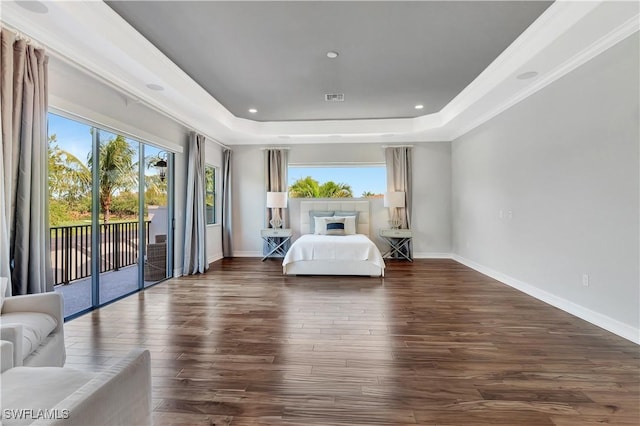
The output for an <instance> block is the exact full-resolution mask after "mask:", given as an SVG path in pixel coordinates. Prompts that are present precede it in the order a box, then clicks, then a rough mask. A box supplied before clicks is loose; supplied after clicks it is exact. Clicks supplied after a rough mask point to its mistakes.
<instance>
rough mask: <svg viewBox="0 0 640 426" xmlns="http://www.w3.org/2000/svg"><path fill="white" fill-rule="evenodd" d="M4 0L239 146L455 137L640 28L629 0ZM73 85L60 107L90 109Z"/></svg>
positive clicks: (120, 78) (33, 25)
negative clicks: (340, 96) (335, 98)
mask: <svg viewBox="0 0 640 426" xmlns="http://www.w3.org/2000/svg"><path fill="white" fill-rule="evenodd" d="M0 5H1V6H2V14H1V15H0V20H1V21H2V23H3V25H7V26H8V27H10V28H14V29H16V30H18V31H20V32H22V33H23V34H26V35H27V36H29V37H30V38H32V39H33V40H34V41H36V42H38V43H40V44H41V45H43V46H44V47H45V48H46V50H47V54H48V55H49V56H50V57H51V59H52V60H51V61H50V71H51V70H52V69H53V72H50V74H55V72H60V69H57V70H56V69H55V68H56V66H58V64H61V63H64V64H66V65H67V66H71V67H74V68H75V69H76V70H77V71H78V72H80V73H83V75H88V76H91V78H95V79H97V80H99V81H100V82H102V83H104V85H105V86H106V87H108V88H110V90H111V91H112V92H113V94H114V95H116V94H119V95H120V96H121V98H122V104H123V107H124V108H127V107H128V106H129V105H131V104H136V105H139V106H144V107H146V108H150V109H152V110H155V111H158V112H161V113H162V114H164V115H166V116H167V117H170V118H171V119H172V120H175V121H177V122H178V123H180V124H182V125H183V126H184V127H185V128H189V129H193V130H195V131H197V132H199V133H202V134H204V135H205V136H207V137H208V138H210V139H214V140H217V141H220V142H222V143H224V144H227V145H242V144H260V145H267V144H269V145H272V144H275V145H281V144H283V143H284V144H286V145H293V144H308V143H309V144H311V143H314V144H317V143H380V142H381V143H385V144H392V143H420V142H430V141H451V140H455V139H456V138H458V137H460V136H461V135H463V134H465V133H467V132H469V131H470V130H472V129H474V128H476V127H478V126H479V125H481V124H482V123H484V122H486V121H487V120H490V119H491V118H492V117H495V116H496V115H498V114H500V113H501V112H502V111H504V110H506V109H508V108H510V107H512V106H513V105H515V104H517V103H518V102H520V101H522V100H523V99H526V98H527V97H529V96H531V95H533V94H535V93H536V92H537V91H539V90H541V89H543V88H545V87H547V86H548V85H550V84H552V83H553V82H554V81H556V80H557V79H559V78H562V77H563V76H565V75H566V74H568V73H570V72H571V71H572V70H574V69H576V68H577V67H579V66H581V65H582V64H584V63H585V62H587V61H589V60H590V59H592V58H594V57H595V56H597V55H599V54H600V53H602V52H604V51H606V50H607V49H609V48H610V47H611V46H614V45H615V44H616V43H618V42H620V41H622V40H624V39H625V38H627V37H629V36H631V35H632V34H635V33H637V32H638V31H639V30H640V3H639V2H637V1H616V0H593V1H556V2H553V3H549V2H538V1H533V2H522V1H518V0H513V1H495V2H484V1H473V2H456V1H451V2H448V1H447V2H431V1H416V2H392V1H389V2H359V1H341V2H328V1H301V2H272V1H260V2H242V1H237V2H217V1H202V2H179V3H178V2H166V1H153V0H152V1H142V2H139V3H136V2H129V1H126V2H109V3H105V2H103V1H49V0H44V1H40V2H39V1H33V0H32V1H28V2H25V1H22V2H16V1H15V0H0ZM116 10H117V11H118V12H119V13H121V14H122V15H123V16H125V17H126V19H127V20H129V21H131V23H132V24H133V25H132V24H130V23H129V22H127V20H125V19H123V17H122V16H120V15H119V14H118V13H117V12H116ZM134 26H135V28H134ZM143 34H145V35H146V37H145V35H143ZM329 50H335V51H337V52H338V53H339V56H338V57H337V58H336V59H329V58H327V57H326V53H327V51H329ZM524 77H529V78H524ZM68 84H70V85H72V84H73V81H70V82H69V83H68ZM154 88H155V89H156V90H154ZM57 89H58V90H57V91H55V93H50V96H49V103H50V105H51V106H53V107H55V108H57V109H58V110H60V111H69V112H71V113H74V112H75V113H76V114H79V113H78V111H81V112H80V113H82V111H85V110H86V109H87V107H88V106H87V105H84V104H74V103H73V101H72V100H70V99H69V98H68V97H66V96H65V93H68V90H77V88H72V87H68V86H67V87H59V88H57ZM157 89H161V90H157ZM336 91H339V92H342V93H344V95H345V101H344V102H343V103H331V104H328V103H324V101H323V100H322V99H323V95H324V94H325V93H327V92H336ZM96 102H98V101H96ZM418 103H419V104H422V105H424V108H423V109H422V110H415V109H414V106H415V105H416V104H418ZM91 107H93V108H94V110H91V111H86V112H87V114H90V115H93V116H95V115H96V114H100V113H104V114H106V113H107V112H106V111H101V110H100V108H101V106H100V105H91ZM249 108H256V109H257V110H258V112H256V113H255V114H251V113H248V109H249ZM107 118H108V117H107ZM114 125H115V123H114ZM125 125H126V123H125ZM129 125H131V123H129ZM120 127H122V126H120Z"/></svg>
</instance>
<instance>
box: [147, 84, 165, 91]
mask: <svg viewBox="0 0 640 426" xmlns="http://www.w3.org/2000/svg"><path fill="white" fill-rule="evenodd" d="M147 87H148V88H149V89H151V90H155V91H156V92H162V91H163V90H164V87H162V86H160V85H159V84H153V83H149V84H147Z"/></svg>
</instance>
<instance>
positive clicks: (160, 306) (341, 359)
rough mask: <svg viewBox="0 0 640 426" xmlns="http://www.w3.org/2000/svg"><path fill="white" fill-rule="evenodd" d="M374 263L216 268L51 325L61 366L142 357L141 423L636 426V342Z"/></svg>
mask: <svg viewBox="0 0 640 426" xmlns="http://www.w3.org/2000/svg"><path fill="white" fill-rule="evenodd" d="M387 263H388V267H387V272H386V277H385V278H384V279H380V278H368V277H363V278H358V277H284V276H282V275H281V266H280V261H278V260H276V259H270V260H267V261H265V262H260V260H259V259H246V258H244V259H241V258H236V259H224V260H221V261H219V262H216V263H214V264H213V265H212V268H211V270H210V271H209V272H208V273H207V274H204V275H200V276H192V277H184V278H180V279H173V280H170V281H167V282H165V283H162V284H160V285H157V286H155V287H153V288H150V289H147V290H146V291H144V292H142V293H139V294H137V295H133V296H130V297H128V298H126V299H123V300H121V301H118V302H116V303H114V304H112V305H109V306H106V307H104V308H102V309H100V310H98V311H95V312H93V313H90V314H87V315H85V316H83V317H80V318H77V319H75V320H72V321H70V322H68V323H67V324H65V333H66V342H67V354H68V357H67V365H68V366H72V367H76V368H83V369H88V370H93V371H99V370H103V369H105V368H106V367H107V366H108V365H110V364H112V363H114V362H115V361H116V359H117V358H118V357H120V356H122V355H123V354H124V353H126V352H127V351H128V350H129V349H130V348H133V347H145V348H148V349H149V350H150V351H151V357H152V375H153V404H154V424H155V425H173V424H176V425H177V424H184V425H187V424H189V425H191V424H193V425H228V424H232V425H280V424H286V425H410V424H424V425H485V424H491V425H558V426H564V425H581V426H582V425H592V424H601V423H610V424H619V425H638V424H640V409H639V406H640V403H639V401H640V354H639V347H638V346H636V345H634V344H633V343H631V342H628V341H626V340H624V339H622V338H619V337H617V336H615V335H613V334H611V333H609V332H606V331H604V330H602V329H600V328H598V327H596V326H593V325H591V324H589V323H586V322H584V321H582V320H580V319H577V318H575V317H572V316H571V315H569V314H566V313H564V312H562V311H560V310H558V309H555V308H553V307H551V306H549V305H546V304H544V303H542V302H539V301H537V300H535V299H533V298H531V297H529V296H527V295H524V294H522V293H520V292H518V291H516V290H513V289H511V288H509V287H507V286H505V285H503V284H501V283H498V282H496V281H494V280H492V279H490V278H487V277H485V276H484V275H482V274H480V273H477V272H475V271H473V270H471V269H469V268H467V267H465V266H463V265H460V264H458V263H456V262H454V261H452V260H416V261H415V262H414V263H408V262H399V261H395V262H394V261H390V262H387Z"/></svg>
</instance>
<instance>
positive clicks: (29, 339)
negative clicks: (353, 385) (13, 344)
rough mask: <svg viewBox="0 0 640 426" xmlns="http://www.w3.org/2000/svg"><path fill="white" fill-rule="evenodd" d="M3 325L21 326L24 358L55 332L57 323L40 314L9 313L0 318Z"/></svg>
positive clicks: (52, 318)
mask: <svg viewBox="0 0 640 426" xmlns="http://www.w3.org/2000/svg"><path fill="white" fill-rule="evenodd" d="M0 321H2V324H3V325H6V324H20V325H22V331H23V334H22V337H23V341H22V353H23V356H24V358H26V357H28V356H29V355H30V354H31V353H32V352H33V351H35V350H36V349H37V348H38V347H40V345H41V344H42V342H44V340H45V339H46V338H47V336H49V334H51V332H53V330H55V328H56V327H57V326H58V322H57V321H56V319H55V318H54V317H52V316H51V315H48V314H43V313H41V312H10V313H7V314H2V316H1V317H0Z"/></svg>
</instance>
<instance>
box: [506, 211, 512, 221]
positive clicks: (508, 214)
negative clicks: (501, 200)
mask: <svg viewBox="0 0 640 426" xmlns="http://www.w3.org/2000/svg"><path fill="white" fill-rule="evenodd" d="M507 218H509V220H511V219H513V210H511V209H510V210H509V211H507Z"/></svg>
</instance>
